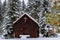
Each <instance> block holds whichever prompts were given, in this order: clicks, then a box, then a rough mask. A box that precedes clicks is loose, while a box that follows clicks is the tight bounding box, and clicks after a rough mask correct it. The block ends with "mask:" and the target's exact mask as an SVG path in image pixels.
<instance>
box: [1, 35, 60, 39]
mask: <svg viewBox="0 0 60 40" xmlns="http://www.w3.org/2000/svg"><path fill="white" fill-rule="evenodd" d="M57 35H58V36H57V37H49V38H46V37H42V35H41V34H40V37H39V38H25V37H22V38H14V39H2V38H0V40H59V39H60V34H57Z"/></svg>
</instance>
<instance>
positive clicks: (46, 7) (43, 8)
mask: <svg viewBox="0 0 60 40" xmlns="http://www.w3.org/2000/svg"><path fill="white" fill-rule="evenodd" d="M50 12H51V8H50V4H49V1H47V0H40V13H39V26H41V33H42V34H45V32H47V31H48V32H49V29H48V30H47V29H46V28H49V27H50V25H48V24H46V22H45V19H46V18H45V15H46V13H50ZM47 35H49V34H47ZM47 37H48V36H47Z"/></svg>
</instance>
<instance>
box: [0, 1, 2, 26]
mask: <svg viewBox="0 0 60 40" xmlns="http://www.w3.org/2000/svg"><path fill="white" fill-rule="evenodd" d="M2 19H3V17H2V3H1V0H0V26H1V22H2Z"/></svg>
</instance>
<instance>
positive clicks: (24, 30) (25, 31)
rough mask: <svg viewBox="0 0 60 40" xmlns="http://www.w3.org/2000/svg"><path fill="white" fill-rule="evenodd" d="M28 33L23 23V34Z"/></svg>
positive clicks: (26, 26)
mask: <svg viewBox="0 0 60 40" xmlns="http://www.w3.org/2000/svg"><path fill="white" fill-rule="evenodd" d="M27 34H28V25H23V35H27Z"/></svg>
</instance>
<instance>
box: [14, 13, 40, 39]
mask: <svg viewBox="0 0 60 40" xmlns="http://www.w3.org/2000/svg"><path fill="white" fill-rule="evenodd" d="M13 28H14V37H15V38H19V35H30V38H37V37H39V26H38V23H37V22H36V20H34V19H33V18H32V17H31V16H29V15H28V14H26V13H25V14H23V15H22V16H21V17H20V18H18V19H17V20H16V21H15V22H14V24H13Z"/></svg>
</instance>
